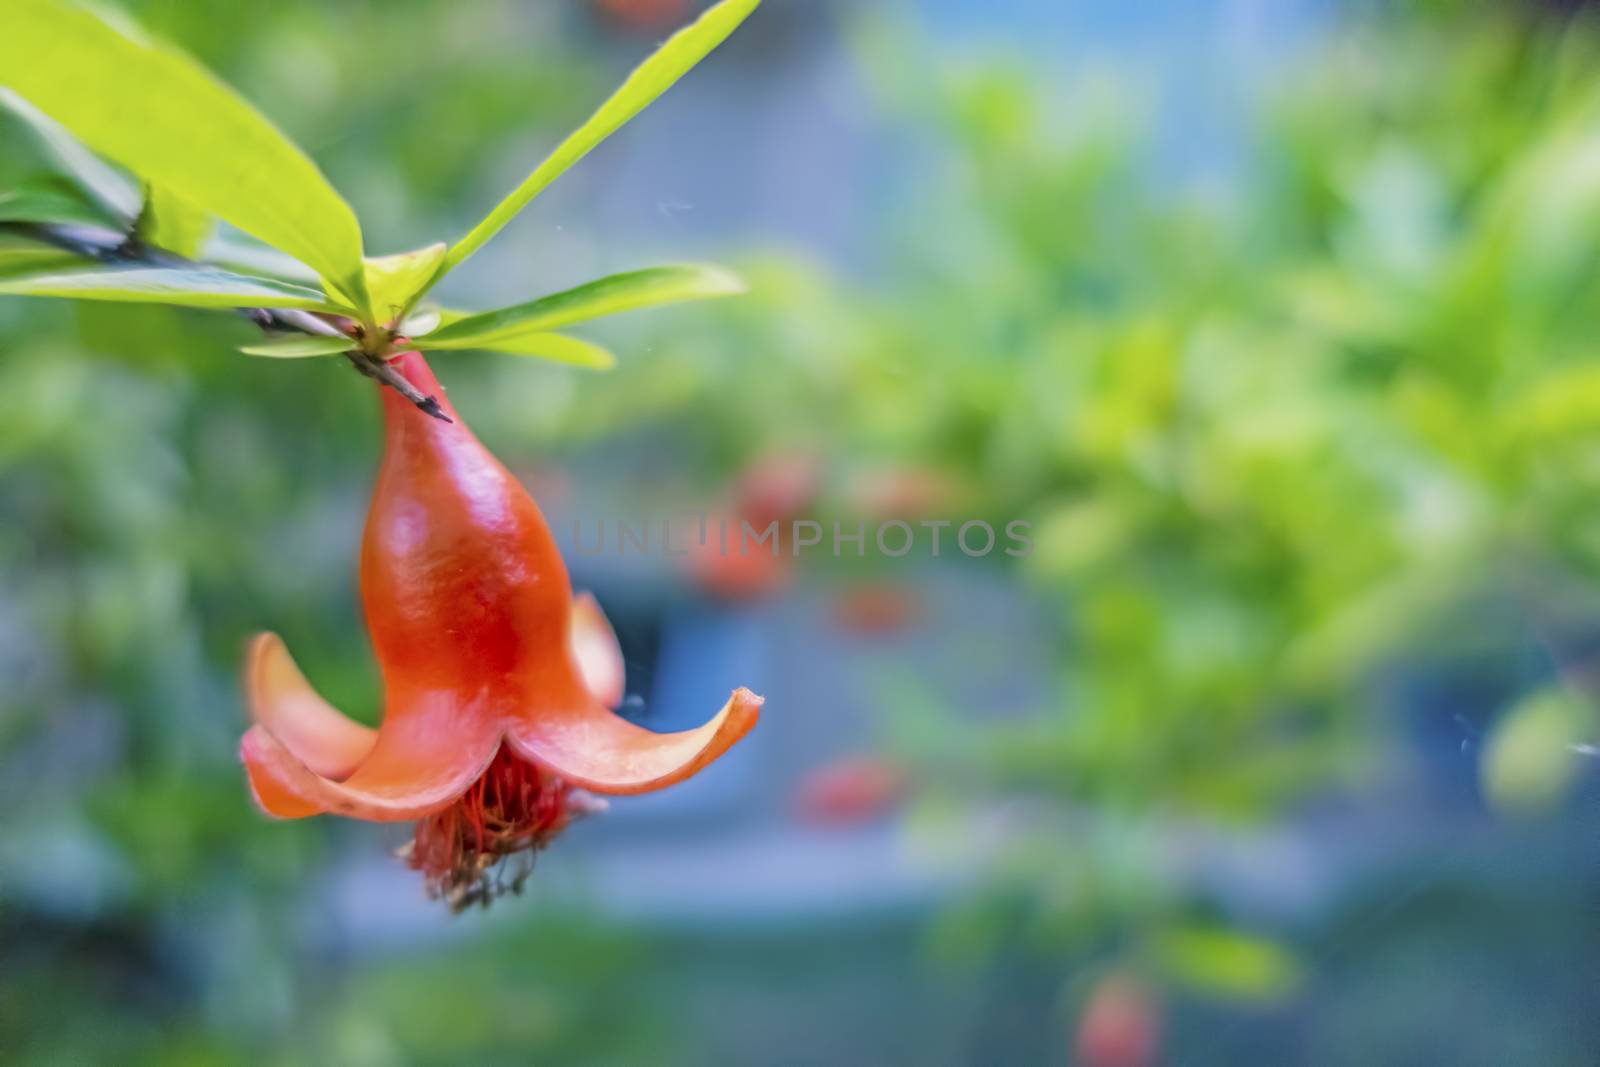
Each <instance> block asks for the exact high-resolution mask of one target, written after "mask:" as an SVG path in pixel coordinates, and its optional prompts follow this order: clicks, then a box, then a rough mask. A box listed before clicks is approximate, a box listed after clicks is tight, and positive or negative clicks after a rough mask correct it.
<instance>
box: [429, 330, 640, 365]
mask: <svg viewBox="0 0 1600 1067" xmlns="http://www.w3.org/2000/svg"><path fill="white" fill-rule="evenodd" d="M417 347H418V348H424V349H427V350H428V351H430V352H431V351H435V350H445V351H449V350H453V349H463V348H481V349H483V350H484V351H486V352H503V353H506V354H508V355H513V356H534V357H536V358H538V359H548V360H554V361H555V362H557V363H570V364H572V365H573V366H575V367H588V368H590V369H591V370H610V369H611V368H612V367H615V366H616V365H617V357H616V356H613V355H612V354H611V353H610V352H608V351H607V350H606V349H604V348H602V347H600V346H599V345H597V344H593V343H591V342H589V341H580V340H579V339H578V338H576V337H568V336H567V335H566V334H563V333H543V332H536V331H529V332H528V333H520V334H506V335H504V336H501V337H497V338H495V339H493V340H491V341H481V342H480V341H465V342H461V343H453V342H447V343H445V344H439V343H438V341H437V339H436V338H434V337H429V338H427V339H426V340H424V341H423V342H422V343H420V344H419V345H418V346H417Z"/></svg>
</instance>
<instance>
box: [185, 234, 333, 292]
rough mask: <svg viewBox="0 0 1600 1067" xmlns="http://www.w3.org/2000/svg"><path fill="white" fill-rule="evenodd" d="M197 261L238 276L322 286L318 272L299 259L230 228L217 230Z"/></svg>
mask: <svg viewBox="0 0 1600 1067" xmlns="http://www.w3.org/2000/svg"><path fill="white" fill-rule="evenodd" d="M200 258H201V259H202V260H204V261H205V262H207V263H215V264H217V265H218V266H220V267H225V268H226V269H228V270H233V271H238V272H239V273H241V274H265V275H267V276H269V277H272V278H281V279H283V280H284V281H290V282H302V283H304V284H306V285H320V284H322V279H321V277H320V276H319V275H318V274H317V272H316V271H314V270H312V269H311V268H310V267H308V266H306V265H305V264H304V263H302V262H300V261H299V260H298V259H295V258H294V257H293V256H288V255H285V254H284V253H282V252H280V251H278V250H277V249H276V248H272V247H270V246H268V245H264V244H262V243H261V242H260V241H258V240H256V239H255V238H254V237H251V236H250V235H249V234H246V233H240V232H239V231H238V230H235V229H232V228H231V227H222V226H219V227H217V229H216V231H215V232H214V233H212V235H211V239H210V240H208V241H207V242H206V244H205V247H204V248H203V249H201V252H200Z"/></svg>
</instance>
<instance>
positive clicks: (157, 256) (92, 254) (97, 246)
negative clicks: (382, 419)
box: [0, 222, 451, 422]
mask: <svg viewBox="0 0 1600 1067" xmlns="http://www.w3.org/2000/svg"><path fill="white" fill-rule="evenodd" d="M4 233H9V234H14V235H16V236H18V237H23V238H26V239H28V240H31V241H38V242H39V243H40V244H44V245H49V246H50V247H51V248H57V249H60V250H61V251H63V252H66V253H68V254H70V255H74V256H79V257H81V258H83V259H89V260H93V261H94V262H96V263H107V264H124V265H131V264H143V265H145V266H151V267H174V268H178V269H190V270H192V269H196V268H204V267H205V266H206V264H204V263H197V262H195V261H194V260H192V259H187V258H185V257H183V256H179V255H175V254H174V253H172V252H168V251H166V250H165V249H161V248H154V247H152V246H150V245H147V244H145V243H144V242H143V241H140V240H139V239H138V238H136V237H134V236H132V235H130V234H124V233H119V232H118V231H116V230H112V229H106V228H103V227H99V226H79V225H72V224H68V223H54V222H0V234H4ZM235 310H236V311H238V313H239V314H241V315H243V316H244V317H245V318H247V319H249V320H250V321H251V322H253V323H255V324H256V325H257V326H259V327H260V328H261V329H262V330H264V331H266V332H269V333H304V334H311V335H314V336H317V337H347V336H349V334H348V333H347V331H345V330H342V329H340V328H339V327H338V326H337V325H336V324H335V323H334V322H331V321H329V319H328V317H326V316H323V315H319V314H313V313H312V312H309V311H303V310H301V309H299V308H251V307H245V308H236V309H235ZM355 346H356V345H355V341H354V340H353V339H352V341H351V348H352V351H350V352H347V353H345V355H346V356H347V357H349V359H350V362H351V363H352V364H353V365H354V366H355V368H356V369H357V370H358V371H360V372H361V373H362V374H365V375H366V376H367V377H369V378H371V379H373V380H374V381H377V382H380V383H382V384H383V385H387V386H389V387H390V388H391V389H394V390H395V391H396V392H398V393H400V395H401V396H403V397H405V398H406V399H407V400H409V401H411V402H412V403H413V404H415V405H416V406H417V407H418V408H420V409H421V410H422V411H423V412H425V413H427V414H428V415H431V416H433V417H434V418H436V419H443V420H444V421H445V422H449V421H451V420H450V418H449V416H447V415H446V414H445V413H444V410H443V408H441V407H440V406H439V401H438V400H436V399H434V398H433V397H431V396H429V395H428V394H426V393H424V392H422V391H421V390H420V389H418V388H417V387H416V386H414V385H412V384H411V383H410V382H408V381H406V379H405V378H404V377H403V376H401V375H400V374H399V373H398V372H397V371H395V370H394V369H393V368H392V367H390V366H389V365H388V364H387V363H386V362H384V361H383V360H382V359H381V358H379V357H376V356H371V355H368V354H366V353H364V352H359V351H355V350H354V349H355Z"/></svg>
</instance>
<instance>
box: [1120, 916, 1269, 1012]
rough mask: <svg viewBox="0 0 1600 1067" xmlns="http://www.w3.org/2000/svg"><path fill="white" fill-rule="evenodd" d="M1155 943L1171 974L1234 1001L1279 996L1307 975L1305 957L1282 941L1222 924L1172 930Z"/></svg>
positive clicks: (1156, 952)
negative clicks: (1303, 967) (1303, 969)
mask: <svg viewBox="0 0 1600 1067" xmlns="http://www.w3.org/2000/svg"><path fill="white" fill-rule="evenodd" d="M1151 947H1152V949H1153V951H1154V955H1155V959H1156V962H1157V963H1158V964H1159V965H1160V966H1161V968H1162V969H1163V970H1164V971H1165V972H1166V973H1167V974H1168V975H1169V976H1170V977H1172V978H1173V979H1175V980H1176V981H1179V982H1182V983H1183V984H1185V985H1188V986H1190V987H1191V988H1194V989H1196V990H1199V991H1201V992H1204V993H1210V994H1213V995H1215V996H1220V997H1222V998H1225V999H1229V1000H1244V1001H1270V1000H1276V999H1278V998H1280V997H1282V996H1284V995H1286V994H1288V993H1289V992H1291V991H1292V990H1293V989H1294V987H1295V986H1296V985H1298V984H1299V981H1300V978H1301V968H1300V963H1299V961H1298V960H1296V959H1295V957H1294V955H1293V954H1292V953H1290V951H1289V950H1288V949H1286V948H1284V947H1283V946H1282V945H1280V944H1278V943H1277V942H1275V941H1269V940H1266V939H1265V938H1260V937H1254V936H1251V935H1249V934H1242V933H1239V932H1237V931H1234V930H1227V929H1223V928H1222V927H1215V926H1183V927H1179V928H1176V929H1172V930H1167V931H1164V932H1162V933H1161V934H1159V935H1157V936H1156V937H1155V939H1154V941H1153V943H1152V946H1151Z"/></svg>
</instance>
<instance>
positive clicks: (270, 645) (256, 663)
mask: <svg viewBox="0 0 1600 1067" xmlns="http://www.w3.org/2000/svg"><path fill="white" fill-rule="evenodd" d="M244 691H245V700H246V701H247V703H248V704H249V706H250V717H251V718H252V719H254V720H255V721H256V722H257V723H259V724H261V725H262V726H263V727H265V728H266V729H267V731H268V732H270V733H271V734H272V735H273V736H274V737H276V738H277V739H278V741H279V742H280V743H282V745H283V747H284V748H287V749H288V750H289V751H290V752H291V753H292V754H293V755H294V757H295V758H296V759H298V760H299V761H300V762H301V763H304V764H305V765H306V767H308V768H309V769H310V770H312V771H314V772H315V773H317V774H320V775H322V776H323V777H324V778H333V779H335V780H338V779H342V778H347V777H349V776H350V773H351V772H352V771H354V770H355V769H356V767H357V765H358V764H360V763H361V761H362V760H363V759H365V758H366V757H367V753H369V752H371V751H372V746H373V745H375V744H376V743H377V741H378V731H376V730H374V729H372V727H370V726H363V725H361V724H360V723H358V722H356V721H354V720H353V719H350V718H347V717H346V716H345V715H344V714H343V713H341V712H339V711H338V710H337V709H335V708H334V707H333V705H331V704H329V703H328V702H327V701H326V700H323V699H322V697H320V696H318V695H317V691H316V690H315V689H312V688H311V684H310V683H309V682H307V681H306V678H305V675H303V674H301V673H300V668H299V667H296V666H295V663H294V659H293V658H292V657H291V656H290V655H289V650H288V649H287V648H285V647H284V645H283V640H282V638H280V637H279V636H278V635H277V634H270V633H264V634H257V635H256V636H255V637H253V638H252V639H251V640H250V645H249V648H248V649H247V650H246V652H245V659H244Z"/></svg>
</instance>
